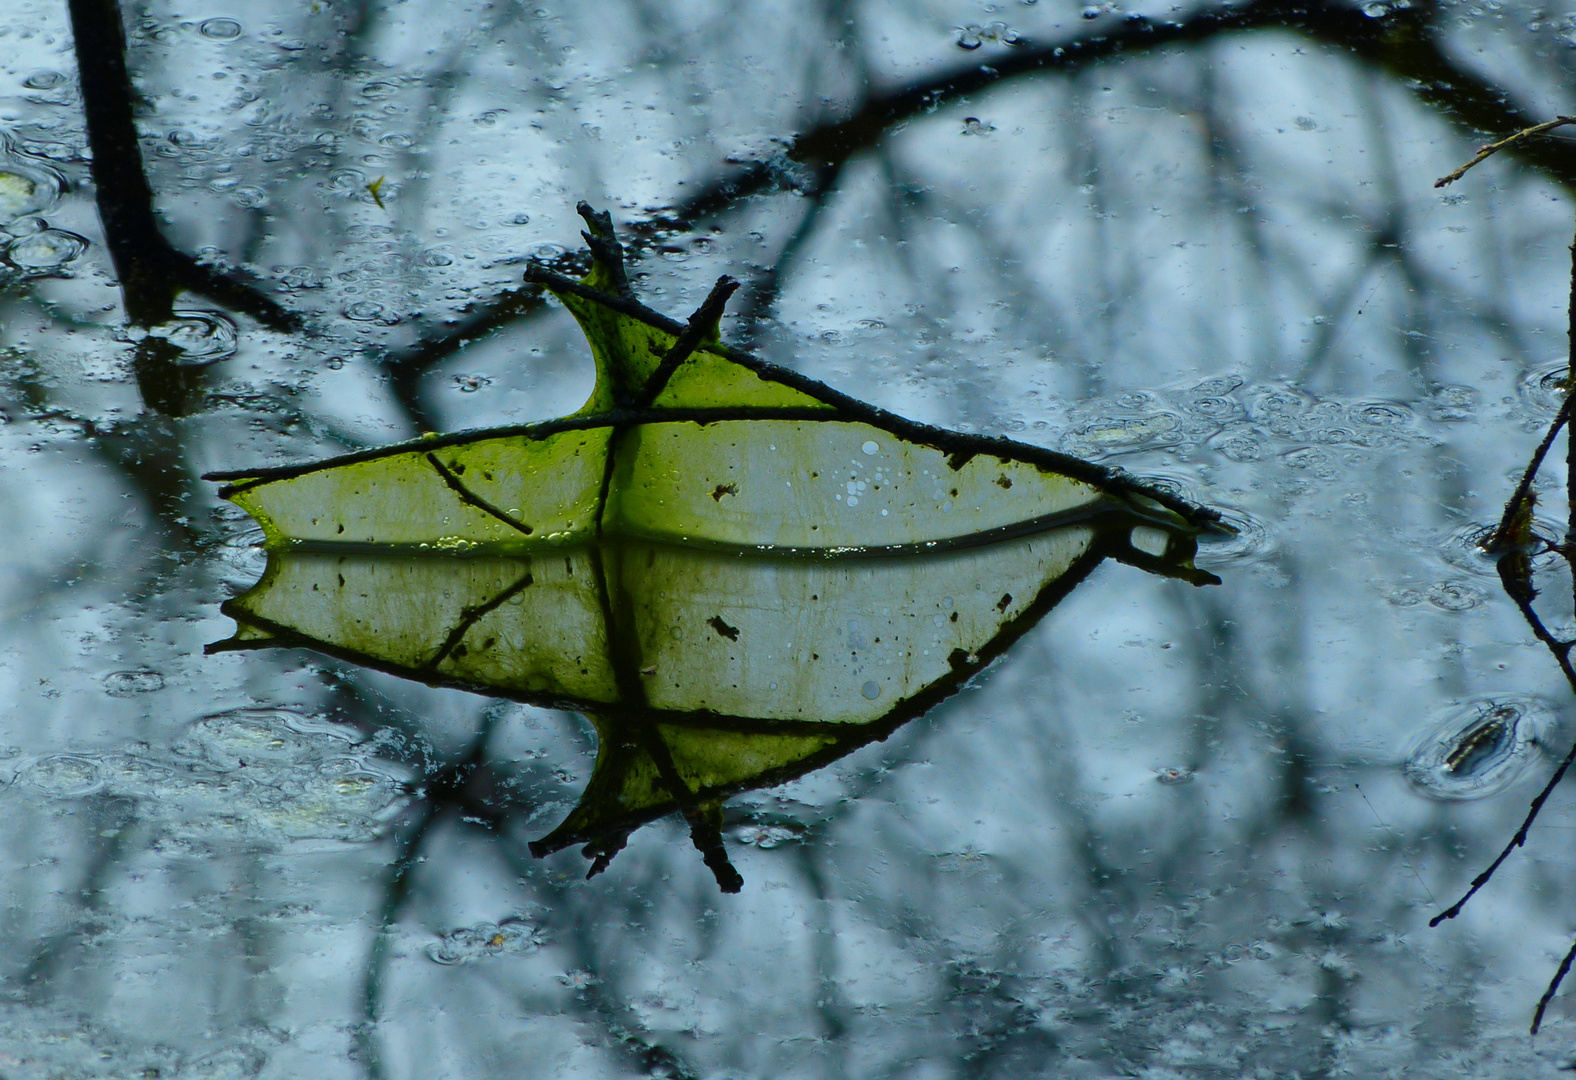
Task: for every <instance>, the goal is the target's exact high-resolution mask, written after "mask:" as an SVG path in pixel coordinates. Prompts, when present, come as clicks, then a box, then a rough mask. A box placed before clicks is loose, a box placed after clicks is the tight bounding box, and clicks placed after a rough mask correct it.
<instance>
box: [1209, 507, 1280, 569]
mask: <svg viewBox="0 0 1576 1080" xmlns="http://www.w3.org/2000/svg"><path fill="white" fill-rule="evenodd" d="M1220 520H1221V523H1222V524H1224V525H1227V526H1229V527H1230V528H1232V529H1235V530H1236V532H1235V533H1231V534H1226V535H1222V534H1220V533H1205V534H1204V535H1202V536H1200V537H1199V538H1198V559H1197V561H1198V563H1199V565H1200V566H1210V567H1215V566H1225V565H1227V564H1241V563H1255V562H1261V561H1263V560H1264V559H1267V558H1269V557H1270V556H1271V555H1273V554H1274V553H1275V539H1274V537H1273V536H1272V535H1271V534H1270V531H1269V527H1268V526H1266V525H1265V524H1264V523H1263V522H1262V521H1260V520H1259V519H1258V518H1257V517H1255V516H1254V515H1252V514H1250V513H1248V512H1247V511H1246V510H1237V509H1234V508H1232V507H1222V508H1221V509H1220Z"/></svg>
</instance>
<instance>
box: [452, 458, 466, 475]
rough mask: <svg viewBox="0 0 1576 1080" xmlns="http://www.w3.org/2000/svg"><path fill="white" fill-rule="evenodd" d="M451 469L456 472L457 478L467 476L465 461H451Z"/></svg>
mask: <svg viewBox="0 0 1576 1080" xmlns="http://www.w3.org/2000/svg"><path fill="white" fill-rule="evenodd" d="M449 468H451V469H453V470H454V475H455V476H464V475H465V462H463V461H451V462H449Z"/></svg>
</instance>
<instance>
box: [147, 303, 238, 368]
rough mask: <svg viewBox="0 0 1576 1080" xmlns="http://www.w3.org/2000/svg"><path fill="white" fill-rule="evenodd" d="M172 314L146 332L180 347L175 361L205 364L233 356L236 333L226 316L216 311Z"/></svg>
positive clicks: (198, 364)
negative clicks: (165, 321)
mask: <svg viewBox="0 0 1576 1080" xmlns="http://www.w3.org/2000/svg"><path fill="white" fill-rule="evenodd" d="M174 314H175V318H173V319H171V320H170V321H169V322H167V323H164V324H163V325H162V326H157V327H154V328H153V329H152V330H150V331H149V333H150V334H152V335H156V336H158V337H162V338H164V339H165V340H166V341H168V342H169V343H170V344H171V345H174V346H175V347H176V348H177V349H179V350H181V356H180V359H179V360H177V361H176V362H177V363H179V364H181V365H182V366H184V367H206V366H207V365H209V364H216V363H218V362H219V361H220V360H226V359H229V358H230V357H232V356H234V355H235V349H236V344H237V342H238V340H239V333H238V331H237V330H236V326H235V323H234V321H232V320H231V319H230V317H229V316H228V315H224V314H222V313H220V312H217V311H177V312H175V313H174Z"/></svg>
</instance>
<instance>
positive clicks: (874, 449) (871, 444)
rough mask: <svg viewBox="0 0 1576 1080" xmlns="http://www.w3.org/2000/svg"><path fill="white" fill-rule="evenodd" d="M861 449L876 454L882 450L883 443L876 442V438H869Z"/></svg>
mask: <svg viewBox="0 0 1576 1080" xmlns="http://www.w3.org/2000/svg"><path fill="white" fill-rule="evenodd" d="M859 449H860V450H863V451H864V452H865V453H866V454H875V453H879V452H880V450H881V444H880V443H878V442H876V441H875V440H874V439H868V440H866V442H865V444H864V445H863V446H861V447H860V448H859Z"/></svg>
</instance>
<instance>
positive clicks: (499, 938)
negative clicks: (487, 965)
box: [427, 919, 542, 964]
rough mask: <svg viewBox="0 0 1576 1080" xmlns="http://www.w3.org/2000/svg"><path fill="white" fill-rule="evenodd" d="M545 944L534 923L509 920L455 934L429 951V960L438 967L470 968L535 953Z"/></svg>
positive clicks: (451, 932)
mask: <svg viewBox="0 0 1576 1080" xmlns="http://www.w3.org/2000/svg"><path fill="white" fill-rule="evenodd" d="M541 944H542V939H541V936H540V934H539V933H538V932H537V930H536V929H535V928H534V927H533V926H531V924H530V923H527V922H525V921H524V920H518V919H505V920H504V921H503V922H500V923H479V924H478V925H476V926H467V927H464V928H462V929H459V930H451V931H449V932H448V933H447V934H444V935H443V936H442V937H440V938H439V939H438V940H437V941H435V942H433V943H432V944H431V945H429V946H428V947H427V956H428V957H430V958H431V960H432V962H433V963H435V964H468V963H474V962H475V961H477V960H485V959H487V958H489V957H493V956H508V955H514V956H519V955H521V954H523V953H529V952H535V951H536V949H537V948H538V947H539V946H540V945H541Z"/></svg>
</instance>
